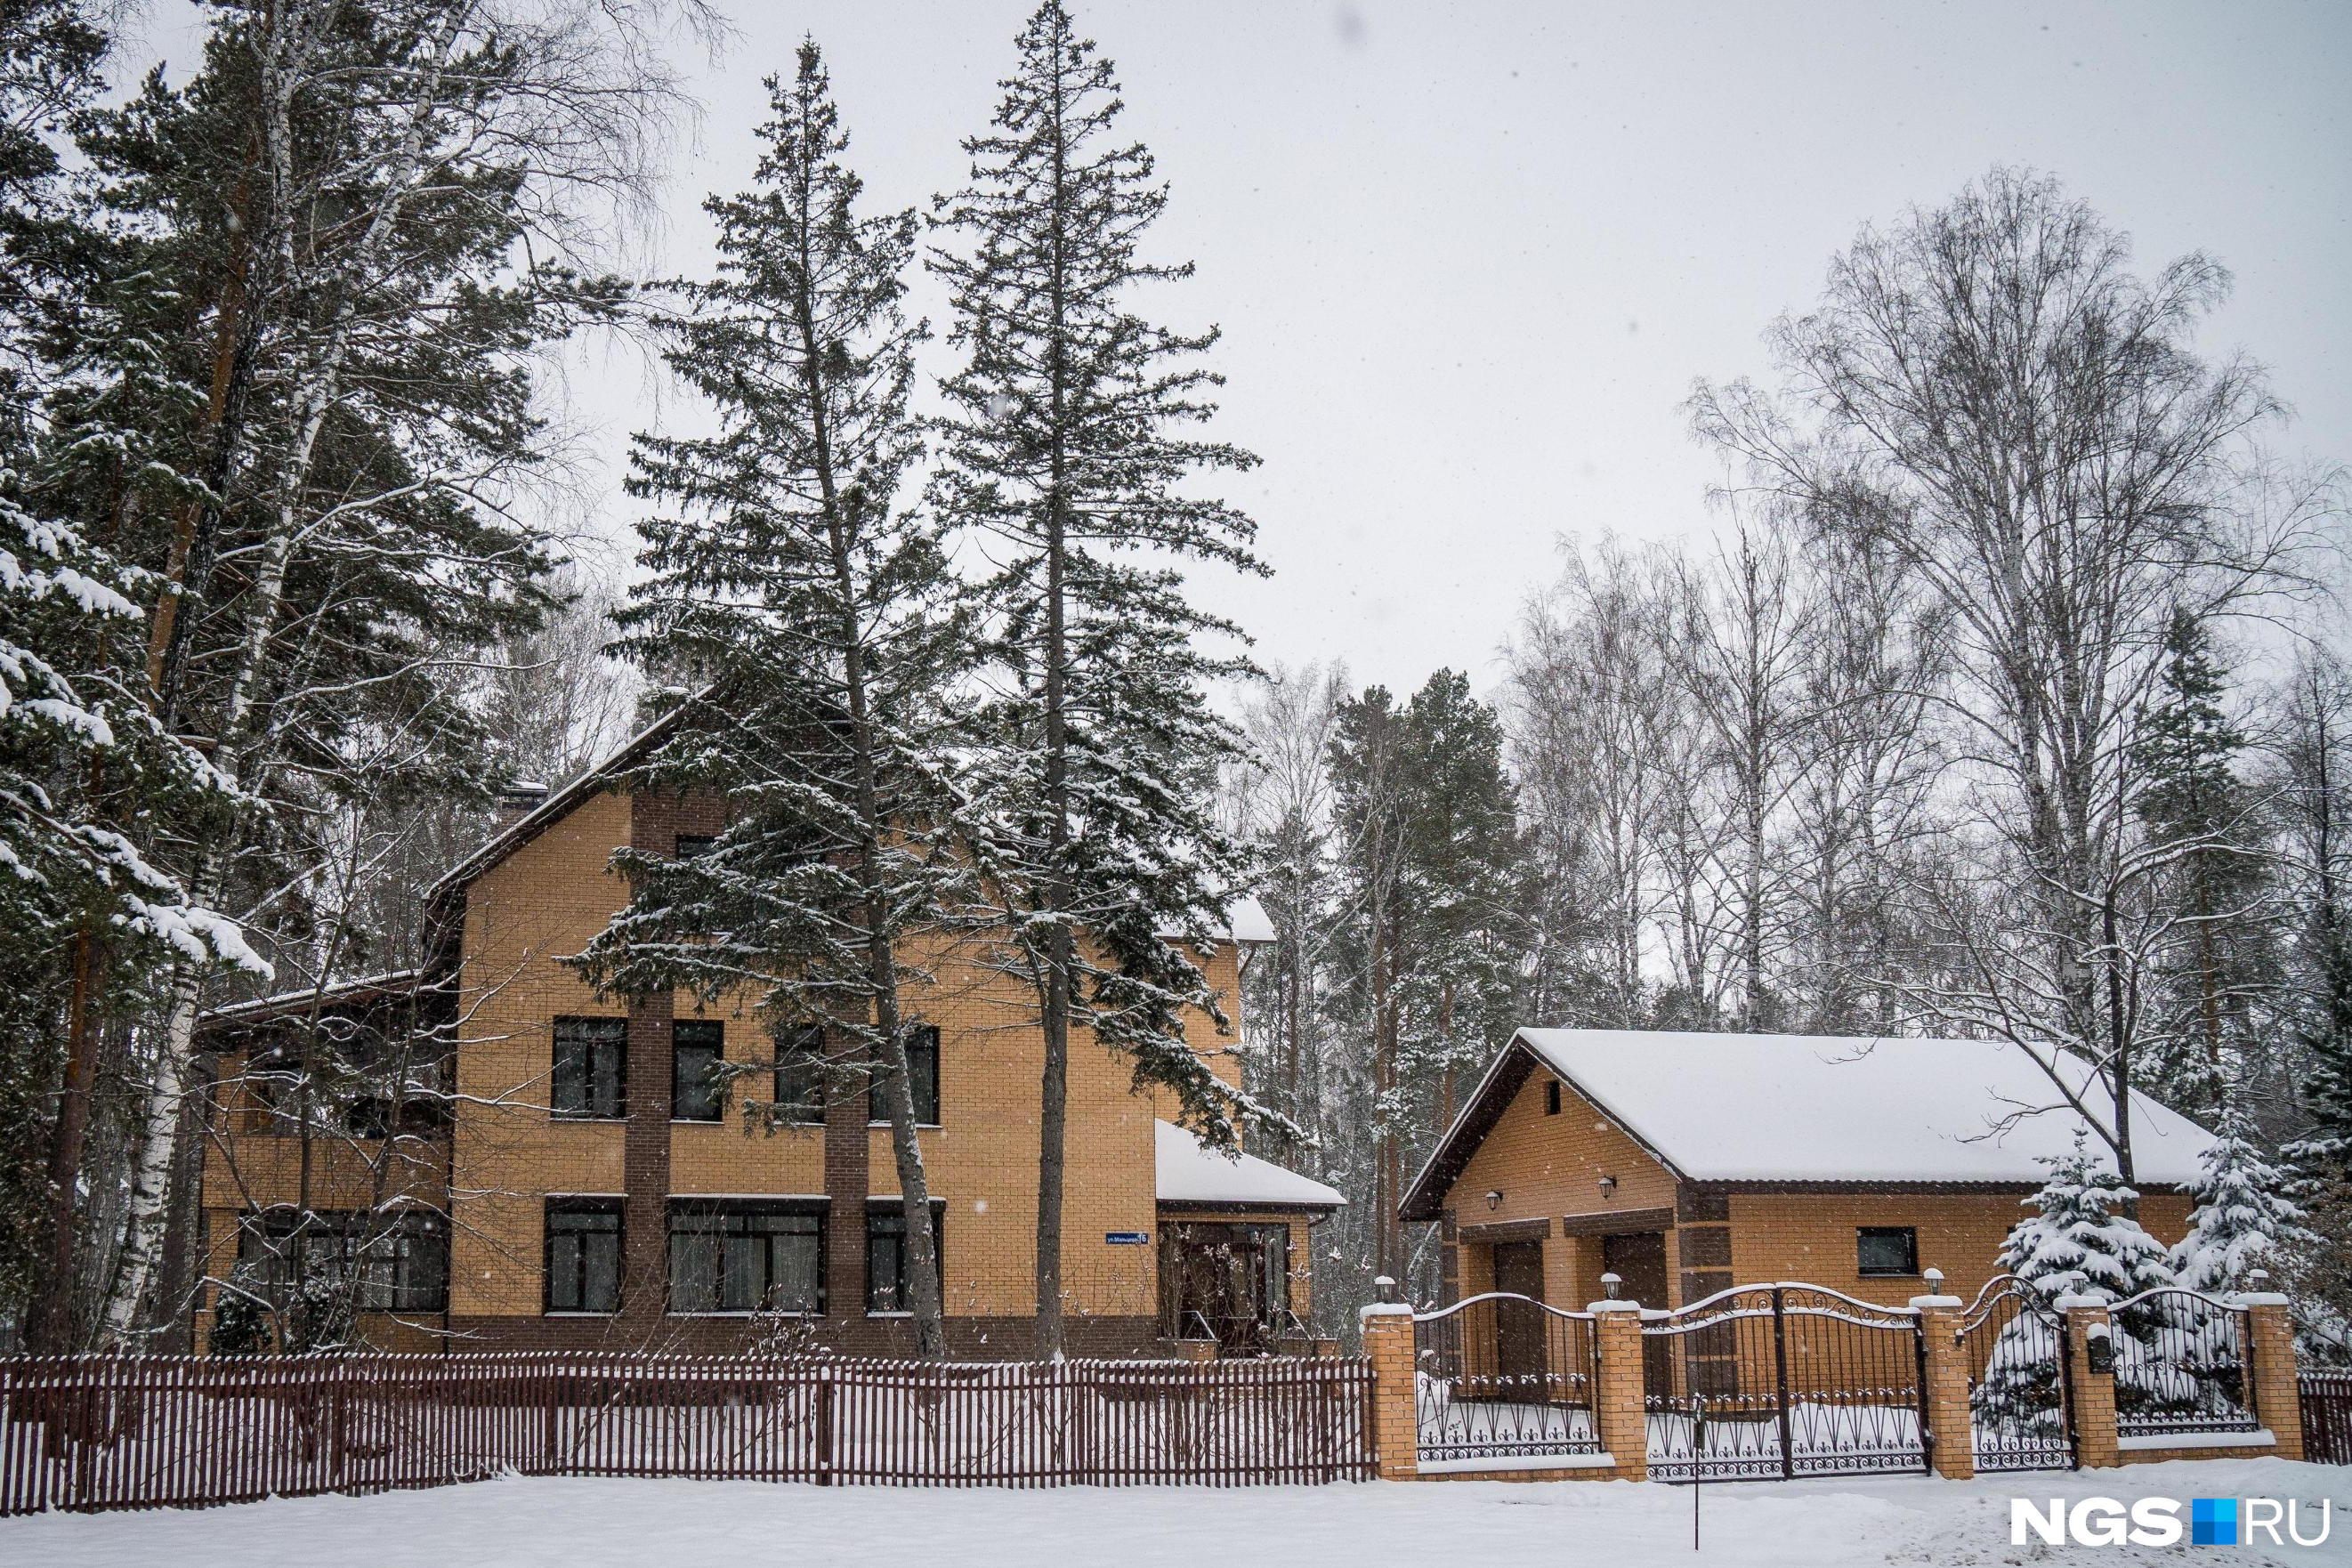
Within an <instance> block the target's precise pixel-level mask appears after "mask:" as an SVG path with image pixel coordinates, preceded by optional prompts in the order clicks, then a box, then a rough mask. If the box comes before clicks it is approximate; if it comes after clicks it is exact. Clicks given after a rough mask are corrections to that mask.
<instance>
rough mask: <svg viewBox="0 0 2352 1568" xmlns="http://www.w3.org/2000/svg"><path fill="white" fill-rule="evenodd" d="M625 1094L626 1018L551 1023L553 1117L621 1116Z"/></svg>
mask: <svg viewBox="0 0 2352 1568" xmlns="http://www.w3.org/2000/svg"><path fill="white" fill-rule="evenodd" d="M628 1091H629V1023H628V1020H627V1019H625V1018H558V1019H556V1020H555V1080H554V1084H553V1089H552V1092H551V1096H550V1100H549V1103H550V1104H551V1106H552V1107H553V1108H554V1110H555V1114H556V1115H558V1116H583V1117H607V1118H614V1117H621V1116H625V1115H627V1114H628Z"/></svg>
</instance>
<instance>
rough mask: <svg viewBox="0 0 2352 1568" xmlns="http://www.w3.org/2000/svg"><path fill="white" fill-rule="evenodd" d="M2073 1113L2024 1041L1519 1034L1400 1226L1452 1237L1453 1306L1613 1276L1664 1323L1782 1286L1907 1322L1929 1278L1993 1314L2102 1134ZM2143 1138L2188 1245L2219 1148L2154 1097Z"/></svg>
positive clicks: (2160, 1222) (1565, 1297)
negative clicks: (1993, 1296) (1680, 1311)
mask: <svg viewBox="0 0 2352 1568" xmlns="http://www.w3.org/2000/svg"><path fill="white" fill-rule="evenodd" d="M2070 1070H2072V1069H2070ZM2075 1087H2077V1088H2078V1089H2080V1088H2081V1087H2082V1085H2080V1084H2079V1083H2078V1084H2077V1085H2076V1086H2075ZM2095 1093H2096V1091H2095V1090H2094V1091H2093V1098H2092V1102H2093V1103H2095V1102H2096V1101H2095ZM2059 1099H2060V1097H2059V1096H2058V1095H2057V1093H2056V1091H2055V1090H2054V1089H2053V1086H2052V1084H2051V1082H2050V1081H2049V1079H2047V1077H2046V1076H2045V1075H2044V1074H2043V1072H2042V1068H2040V1067H2038V1066H2036V1065H2035V1064H2034V1063H2033V1062H2032V1061H2030V1060H2028V1059H2027V1058H2026V1057H2025V1055H2024V1053H2023V1052H2022V1051H2021V1050H2020V1049H2019V1048H2018V1047H2015V1046H2013V1045H2010V1044H2007V1043H2004V1042H1995V1041H1988V1040H1952V1039H1941V1040H1938V1039H1892V1038H1889V1039H1868V1038H1847V1037H1824V1036H1801V1035H1740V1034H1700V1033H1683V1032H1675V1031H1663V1030H1659V1031H1653V1030H1633V1029H1521V1030H1520V1031H1519V1032H1518V1033H1517V1035H1516V1036H1515V1037H1513V1038H1512V1040H1511V1042H1510V1044H1509V1045H1508V1046H1507V1047H1505V1048H1504V1050H1503V1051H1502V1053H1501V1054H1500V1055H1499V1056H1497V1057H1496V1059H1495V1061H1494V1063H1493V1064H1492V1065H1491V1066H1490V1067H1489V1068H1488V1069H1487V1071H1486V1074H1485V1075H1484V1076H1483V1077H1482V1078H1481V1079H1480V1080H1479V1082H1478V1084H1477V1086H1476V1087H1475V1089H1473V1090H1472V1091H1471V1093H1470V1096H1469V1098H1468V1099H1467V1100H1466V1101H1465V1104H1464V1106H1463V1109H1462V1110H1461V1113H1460V1114H1459V1115H1458V1116H1457V1117H1456V1118H1455V1120H1454V1123H1453V1125H1452V1126H1451V1127H1450V1128H1448V1130H1447V1131H1446V1132H1445V1134H1444V1136H1443V1138H1441V1139H1440V1141H1439V1142H1438V1144H1437V1146H1436V1148H1435V1149H1434V1150H1433V1152H1432V1153H1431V1155H1430V1157H1429V1159H1428V1161H1427V1162H1426V1163H1424V1165H1423V1168H1422V1170H1421V1172H1420V1173H1419V1174H1418V1175H1417V1176H1416V1177H1415V1178H1414V1180H1413V1181H1412V1184H1411V1185H1410V1186H1409V1187H1408V1188H1407V1190H1406V1193H1405V1196H1404V1199H1403V1202H1402V1205H1400V1213H1401V1214H1402V1217H1403V1218H1404V1219H1406V1220H1408V1221H1417V1222H1424V1223H1429V1224H1434V1225H1436V1226H1438V1227H1439V1240H1440V1245H1441V1248H1442V1251H1441V1258H1442V1260H1443V1261H1442V1273H1443V1278H1444V1288H1445V1296H1446V1299H1447V1300H1449V1301H1451V1300H1461V1299H1463V1298H1466V1297H1469V1296H1474V1295H1476V1294H1479V1293H1480V1292H1483V1291H1487V1290H1505V1291H1511V1292H1515V1293H1517V1294H1521V1295H1526V1296H1531V1297H1533V1298H1535V1299H1536V1300H1542V1301H1548V1302H1550V1303H1551V1304H1553V1305H1556V1306H1566V1307H1581V1306H1583V1305H1584V1304H1585V1303H1586V1302H1588V1301H1592V1300H1599V1299H1600V1298H1601V1295H1602V1293H1603V1291H1602V1283H1601V1276H1602V1275H1603V1274H1615V1275H1616V1276H1617V1277H1618V1279H1619V1280H1620V1281H1621V1286H1620V1289H1621V1290H1622V1294H1623V1295H1624V1296H1625V1297H1627V1298H1630V1299H1632V1300H1637V1301H1639V1302H1640V1303H1641V1304H1642V1305H1643V1306H1645V1307H1679V1306H1683V1305H1686V1304H1688V1303H1690V1302H1693V1301H1696V1300H1703V1299H1704V1298H1706V1297H1707V1296H1709V1295H1712V1294H1713V1293H1715V1292H1716V1291H1718V1290H1722V1289H1727V1288H1729V1287H1731V1286H1733V1285H1749V1284H1758V1283H1764V1282H1769V1281H1775V1280H1790V1281H1803V1282H1806V1283H1809V1284H1813V1285H1825V1286H1828V1287H1830V1288H1831V1289H1836V1290H1842V1291H1843V1292H1845V1293H1846V1294H1848V1295H1850V1296H1853V1297H1856V1298H1859V1299H1861V1300H1873V1301H1882V1302H1885V1303H1887V1304H1888V1305H1892V1306H1900V1305H1901V1304H1903V1303H1904V1302H1905V1301H1906V1300H1908V1299H1909V1298H1911V1297H1913V1296H1916V1295H1918V1294H1920V1293H1921V1292H1922V1291H1923V1289H1924V1286H1923V1284H1922V1276H1923V1273H1924V1271H1925V1270H1926V1269H1927V1268H1939V1269H1941V1270H1942V1271H1943V1274H1944V1279H1945V1285H1944V1288H1945V1289H1947V1290H1952V1291H1957V1292H1958V1293H1959V1294H1961V1295H1962V1296H1963V1297H1972V1296H1973V1295H1974V1294H1975V1293H1976V1292H1977V1290H1978V1289H1979V1288H1981V1287H1982V1286H1983V1284H1984V1283H1985V1282H1986V1280H1988V1279H1990V1278H1991V1277H1992V1276H1993V1275H1994V1274H1995V1273H1996V1272H1997V1269H1996V1268H1995V1265H1994V1257H1995V1255H1996V1253H1997V1252H1998V1251H1999V1249H2000V1244H2001V1241H2002V1238H2003V1237H2006V1236H2007V1234H2008V1232H2009V1229H2010V1227H2011V1226H2012V1225H2014V1224H2015V1223H2016V1222H2017V1220H2018V1219H2019V1217H2020V1216H2021V1214H2022V1213H2023V1209H2022V1207H2021V1205H2023V1203H2024V1202H2025V1200H2026V1199H2027V1198H2029V1197H2030V1196H2031V1195H2032V1194H2033V1193H2034V1192H2035V1191H2036V1190H2037V1189H2039V1188H2040V1186H2041V1185H2042V1181H2043V1179H2044V1177H2045V1175H2046V1171H2045V1169H2044V1167H2043V1166H2042V1163H2041V1162H2042V1159H2044V1158H2045V1157H2047V1156H2050V1155H2053V1154H2057V1153H2062V1152H2064V1151H2066V1150H2067V1149H2068V1148H2070V1147H2071V1146H2072V1144H2073V1142H2074V1136H2075V1133H2076V1131H2077V1130H2078V1129H2079V1128H2080V1127H2081V1126H2082V1123H2081V1122H2080V1121H2079V1120H2078V1119H2077V1118H2076V1117H2075V1115H2074V1113H2073V1112H2072V1111H2069V1110H2064V1109H2063V1107H2062V1108H2059V1109H2050V1108H2051V1107H2053V1106H2055V1105H2058V1103H2059ZM2132 1125H2133V1142H2134V1153H2135V1157H2136V1163H2137V1170H2136V1172H2135V1179H2136V1181H2137V1187H2138V1190H2139V1192H2140V1193H2141V1194H2142V1196H2141V1205H2140V1218H2141V1223H2142V1224H2143V1225H2145V1226H2147V1228H2148V1230H2149V1231H2151V1232H2152V1233H2154V1234H2155V1235H2156V1236H2157V1237H2158V1238H2159V1239H2160V1240H2162V1241H2164V1242H2166V1243H2168V1244H2169V1243H2173V1242H2177V1241H2179V1239H2180V1237H2181V1236H2182V1234H2183V1233H2184V1232H2185V1230H2186V1229H2187V1227H2188V1221H2189V1208H2190V1206H2191V1205H2190V1199H2189V1196H2188V1195H2187V1194H2186V1190H2185V1189H2186V1187H2187V1185H2188V1184H2189V1182H2190V1181H2191V1180H2192V1179H2193V1178H2194V1177H2195V1174H2196V1172H2197V1166H2198V1161H2199V1158H2200V1155H2201V1154H2202V1153H2203V1152H2204V1151H2205V1149H2206V1148H2207V1146H2208V1145H2209V1144H2210V1136H2209V1135H2208V1134H2207V1133H2206V1132H2205V1131H2202V1130H2201V1129H2200V1128H2198V1127H2197V1126H2196V1125H2195V1124H2194V1123H2192V1122H2190V1121H2187V1120H2186V1119H2184V1118H2182V1117H2181V1116H2179V1115H2178V1114H2176V1113H2175V1112H2173V1111H2171V1110H2167V1109H2165V1108H2164V1107H2163V1106H2161V1105H2158V1103H2157V1102H2156V1101H2154V1100H2150V1099H2149V1098H2147V1096H2146V1095H2144V1094H2139V1093H2137V1092H2135V1093H2134V1095H2133V1096H2132ZM2093 1147H2094V1148H2097V1145H2096V1144H2095V1143H2094V1145H2093Z"/></svg>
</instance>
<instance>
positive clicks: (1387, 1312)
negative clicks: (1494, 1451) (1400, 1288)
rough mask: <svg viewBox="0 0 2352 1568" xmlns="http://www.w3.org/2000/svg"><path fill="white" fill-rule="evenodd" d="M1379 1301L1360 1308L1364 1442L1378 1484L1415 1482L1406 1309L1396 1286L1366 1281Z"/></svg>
mask: <svg viewBox="0 0 2352 1568" xmlns="http://www.w3.org/2000/svg"><path fill="white" fill-rule="evenodd" d="M1372 1290H1373V1293H1374V1294H1375V1295H1377V1296H1378V1297H1379V1298H1380V1300H1378V1301H1376V1302H1374V1303H1373V1304H1372V1305H1371V1306H1369V1307H1366V1308H1364V1309H1363V1310H1361V1311H1360V1313H1359V1314H1358V1318H1359V1321H1360V1322H1361V1324H1362V1325H1363V1331H1364V1359H1365V1360H1366V1361H1367V1362H1369V1363H1371V1369H1372V1403H1371V1413H1370V1430H1369V1431H1368V1432H1367V1433H1366V1434H1365V1436H1366V1437H1367V1438H1368V1439H1369V1442H1370V1447H1371V1450H1372V1460H1373V1464H1374V1465H1375V1467H1376V1468H1378V1470H1379V1473H1380V1478H1381V1479H1382V1480H1384V1481H1413V1480H1419V1479H1421V1454H1420V1418H1419V1412H1418V1410H1417V1408H1416V1406H1415V1404H1414V1399H1415V1390H1414V1387H1413V1367H1412V1308H1411V1307H1409V1306H1406V1305H1405V1304H1404V1303H1403V1302H1402V1301H1400V1300H1397V1299H1396V1281H1395V1280H1393V1279H1390V1278H1389V1277H1388V1276H1387V1275H1385V1274H1383V1275H1381V1276H1380V1277H1379V1278H1378V1279H1374V1280H1373V1281H1372Z"/></svg>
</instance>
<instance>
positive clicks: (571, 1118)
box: [547, 1110, 629, 1127]
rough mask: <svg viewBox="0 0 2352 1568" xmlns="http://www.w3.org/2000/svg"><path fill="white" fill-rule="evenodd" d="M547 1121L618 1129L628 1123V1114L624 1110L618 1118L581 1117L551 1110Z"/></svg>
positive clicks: (566, 1111) (572, 1113)
mask: <svg viewBox="0 0 2352 1568" xmlns="http://www.w3.org/2000/svg"><path fill="white" fill-rule="evenodd" d="M547 1119H548V1120H549V1121H567V1122H583V1121H585V1122H589V1123H592V1124H596V1123H601V1124H604V1125H605V1126H611V1127H619V1126H622V1125H624V1124H625V1123H626V1122H627V1121H628V1120H629V1113H628V1112H627V1111H623V1112H622V1113H621V1114H620V1115H618V1116H582V1115H578V1114H575V1113H574V1112H572V1111H569V1110H551V1111H549V1112H548V1113H547Z"/></svg>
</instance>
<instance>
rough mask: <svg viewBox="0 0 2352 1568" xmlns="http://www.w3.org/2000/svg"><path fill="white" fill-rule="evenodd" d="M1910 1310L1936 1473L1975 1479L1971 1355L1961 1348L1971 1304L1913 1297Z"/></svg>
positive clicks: (1931, 1274) (1932, 1280)
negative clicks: (1963, 1325) (1916, 1324)
mask: <svg viewBox="0 0 2352 1568" xmlns="http://www.w3.org/2000/svg"><path fill="white" fill-rule="evenodd" d="M1927 1279H1928V1284H1929V1286H1930V1287H1931V1288H1932V1287H1934V1286H1936V1285H1940V1284H1942V1283H1943V1278H1942V1276H1940V1275H1938V1274H1937V1273H1936V1272H1935V1271H1934V1270H1932V1269H1930V1270H1929V1271H1928V1277H1927ZM1911 1307H1912V1310H1915V1311H1916V1312H1917V1313H1918V1314H1919V1344H1920V1348H1921V1350H1922V1351H1923V1352H1925V1354H1924V1358H1923V1359H1924V1360H1925V1361H1926V1363H1927V1367H1926V1375H1925V1378H1924V1386H1923V1387H1922V1388H1921V1389H1920V1391H1919V1392H1920V1394H1921V1395H1922V1404H1923V1405H1925V1407H1926V1412H1927V1434H1926V1436H1927V1442H1928V1445H1929V1449H1930V1452H1931V1453H1932V1455H1933V1457H1934V1461H1935V1466H1936V1473H1937V1475H1939V1476H1941V1477H1943V1478H1944V1479H1946V1480H1950V1481H1966V1480H1973V1479H1976V1473H1977V1444H1976V1429H1975V1424H1974V1423H1973V1422H1972V1421H1970V1420H1969V1359H1968V1353H1967V1352H1966V1351H1965V1350H1964V1349H1962V1347H1961V1345H1960V1314H1961V1313H1962V1312H1963V1311H1965V1310H1967V1304H1966V1303H1965V1302H1963V1301H1962V1300H1960V1299H1959V1298H1958V1296H1914V1297H1912V1298H1911Z"/></svg>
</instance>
